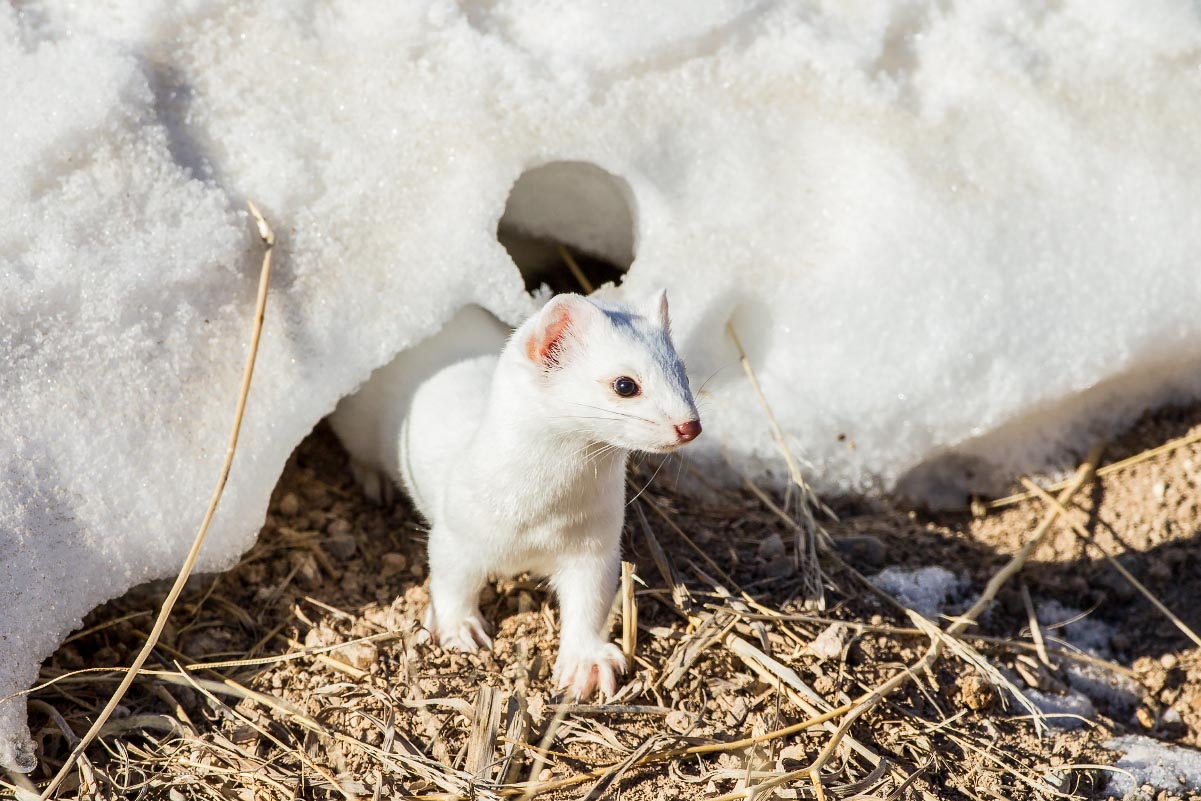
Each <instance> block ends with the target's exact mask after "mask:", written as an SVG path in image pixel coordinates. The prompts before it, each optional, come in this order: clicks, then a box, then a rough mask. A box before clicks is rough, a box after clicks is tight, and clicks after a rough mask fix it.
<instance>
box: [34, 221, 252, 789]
mask: <svg viewBox="0 0 1201 801" xmlns="http://www.w3.org/2000/svg"><path fill="white" fill-rule="evenodd" d="M249 206H250V213H251V214H252V215H253V216H254V219H255V222H256V223H257V225H258V232H259V237H260V238H261V239H262V240H263V244H264V246H265V250H264V251H263V264H262V268H261V270H260V271H259V289H258V298H257V300H256V302H255V311H254V325H253V328H252V331H251V336H250V349H249V352H248V353H247V355H246V369H245V371H244V372H243V374H242V386H241V388H240V389H239V391H238V400H237V405H236V407H235V409H234V422H233V427H232V430H231V431H230V435H229V445H228V446H227V448H226V450H225V460H224V462H223V463H222V465H221V472H220V474H219V476H218V478H217V486H216V488H215V489H214V490H213V497H212V499H211V500H210V501H209V506H208V510H207V511H206V512H205V515H204V520H203V521H202V522H201V524H200V529H199V530H198V531H197V532H196V538H195V540H194V541H193V542H192V547H191V548H190V549H189V551H188V556H187V559H185V560H184V564H183V567H182V568H180V570H179V573H178V575H177V576H176V578H175V584H174V585H173V586H172V587H171V591H170V592H169V593H168V594H167V597H166V599H165V600H164V601H163V605H162V608H161V609H160V610H159V613H158V617H157V618H155V621H154V626H153V627H152V628H151V630H150V636H149V637H148V638H147V639H146V643H145V645H143V646H142V650H141V651H140V652H139V653H138V655H137V656H136V657H135V658H134V660H133V664H131V665H130V666H129V669H128V670H127V671H126V672H125V676H124V678H122V679H121V683H120V684H119V685H117V689H116V690H115V691H113V694H112V697H111V698H109V701H108V703H107V704H105V705H104V709H102V710H101V712H100V714H99V715H98V716H97V717H96V719H95V720H94V721H93V722H92V725H91V727H90V728H89V729H88V731H87V733H86V734H84V736H83V737H81V738H80V740H79V743H78V744H76V746H75V747H74V748H73V749H72V750H71V755H70V756H69V757H68V758H67V761H66V762H65V763H63V766H62V767H61V768H60V769H59V771H58V773H57V774H55V776H54V778H53V779H51V780H50V783H49V784H48V785H47V786H46V788H45V789H44V790H43V791H42V795H41V801H45V799H47V798H49V797H50V796H51V795H52V794H53V793H54V791H55V789H57V788H58V786H59V784H61V783H62V781H63V779H65V778H66V776H67V774H68V773H69V772H70V771H71V770H72V768H74V766H75V764H76V763H77V762H78V761H79V759H80V757H82V756H83V752H84V751H85V750H87V747H88V746H89V745H91V743H92V741H93V740H94V739H96V735H98V734H99V733H100V730H101V729H103V728H104V724H105V723H106V722H107V721H108V719H109V717H111V716H112V714H113V712H114V711H115V710H116V708H117V704H119V703H121V699H122V698H124V697H125V693H126V692H128V690H129V687H130V685H131V684H133V681H134V679H135V678H136V677H137V675H138V671H139V670H141V668H142V665H144V664H146V659H147V658H148V657H149V656H150V652H151V651H152V650H153V649H154V646H155V645H156V644H157V643H158V640H159V637H160V636H162V633H163V627H164V626H165V625H166V623H167V618H168V617H169V616H170V614H171V609H172V608H173V607H174V606H175V602H176V600H178V599H179V594H180V593H181V592H183V588H184V584H185V583H186V582H187V580H188V577H189V576H190V575H191V574H192V568H193V567H194V566H195V564H196V558H197V557H198V556H199V555H200V548H201V547H202V546H203V545H204V539H205V536H206V535H207V534H208V530H209V525H210V524H211V523H212V522H213V515H214V514H216V512H217V504H218V503H220V501H221V495H222V493H223V492H224V491H225V482H226V480H227V479H228V478H229V470H230V467H231V466H232V465H233V459H234V452H235V451H236V450H237V447H238V435H239V434H240V433H241V430H242V417H243V415H244V414H245V412H246V398H247V396H248V395H249V394H250V380H251V378H252V377H253V376H254V362H255V359H256V357H257V356H258V350H259V339H260V337H261V336H262V332H263V316H264V314H265V313H266V309H267V289H268V287H269V285H270V283H271V252H272V250H273V249H274V248H275V234H274V233H273V232H272V230H271V226H270V225H268V224H267V221H266V219H264V218H263V215H262V214H260V213H259V210H258V209H257V208H255V205H254V204H253V203H250V204H249Z"/></svg>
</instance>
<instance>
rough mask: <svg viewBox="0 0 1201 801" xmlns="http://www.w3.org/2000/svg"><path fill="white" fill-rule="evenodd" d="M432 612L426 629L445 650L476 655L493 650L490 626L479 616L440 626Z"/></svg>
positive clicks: (428, 616) (429, 614)
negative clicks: (482, 650)
mask: <svg viewBox="0 0 1201 801" xmlns="http://www.w3.org/2000/svg"><path fill="white" fill-rule="evenodd" d="M433 617H434V616H433V614H432V610H431V612H430V613H427V614H426V622H425V627H426V630H427V631H428V632H429V633H430V635H431V637H432V639H433V641H434V642H435V643H437V644H438V645H441V646H442V647H443V648H449V649H454V650H456V651H466V652H467V653H469V654H474V653H476V652H477V651H479V650H480V648H489V649H490V648H492V638H491V637H489V636H488V626H487V624H486V623H484V620H483V618H481V617H480V616H479V615H471V616H470V617H466V618H463V619H462V620H460V621H459V622H458V623H452V624H450V625H446V626H443V625H440V624H438V623H437V622H436V621H434V620H432V619H431V618H433Z"/></svg>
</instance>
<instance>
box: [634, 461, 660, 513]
mask: <svg viewBox="0 0 1201 801" xmlns="http://www.w3.org/2000/svg"><path fill="white" fill-rule="evenodd" d="M665 464H667V460H666V459H664V460H663V461H661V462H659V466H658V467H656V468H655V472H653V473H651V477H650V478H648V479H647V480H646V483H645V484H643V485H642V489H640V490H638V494H637V495H635V496H634V497H633V498H630V499H629V500H628V501H626V506H629V505H630V504H632V503H633V502H634V501H636V500H638V499H639V498H641V497H642V493H644V492H646V489H647V487H649V486H650V485H651V482H652V481H654V480H655V476H657V475H659V471H660V470H662V469H663V465H665Z"/></svg>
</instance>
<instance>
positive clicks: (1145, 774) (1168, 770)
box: [1105, 734, 1201, 797]
mask: <svg viewBox="0 0 1201 801" xmlns="http://www.w3.org/2000/svg"><path fill="white" fill-rule="evenodd" d="M1105 747H1106V748H1108V749H1110V750H1112V751H1119V752H1121V754H1122V756H1121V757H1119V758H1118V761H1117V762H1115V763H1114V767H1117V768H1120V769H1121V770H1122V771H1125V773H1119V772H1113V773H1110V778H1109V785H1108V787H1107V788H1106V789H1107V791H1108V792H1109V793H1111V794H1113V795H1117V796H1119V797H1120V796H1123V795H1127V794H1131V793H1134V792H1135V791H1137V790H1139V789H1140V788H1141V787H1143V786H1144V785H1151V787H1153V788H1155V789H1156V790H1167V791H1168V792H1169V793H1172V794H1174V795H1179V794H1182V793H1196V792H1199V791H1201V751H1194V750H1193V749H1191V748H1183V747H1181V746H1177V745H1168V744H1166V743H1162V742H1160V741H1159V740H1154V739H1152V738H1150V737H1144V736H1142V735H1138V734H1132V735H1127V736H1125V737H1115V738H1114V739H1112V740H1109V741H1108V742H1106V743H1105ZM1127 774H1132V775H1133V779H1132V778H1131V776H1130V775H1127Z"/></svg>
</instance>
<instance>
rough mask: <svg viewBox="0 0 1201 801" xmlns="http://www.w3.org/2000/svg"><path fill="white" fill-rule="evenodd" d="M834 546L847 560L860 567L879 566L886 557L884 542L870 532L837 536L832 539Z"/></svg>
mask: <svg viewBox="0 0 1201 801" xmlns="http://www.w3.org/2000/svg"><path fill="white" fill-rule="evenodd" d="M834 547H835V548H836V549H837V550H838V551H839V553H841V554H842V555H843V556H845V557H846V559H847V561H849V562H852V563H853V564H856V565H860V566H862V567H879V566H880V565H882V564H884V561H885V559H887V558H888V549H887V548H886V547H885V546H884V542H883V541H882V540H881V539H880V538H879V537H874V536H872V535H871V534H858V535H855V536H850V537H838V538H837V539H835V540H834Z"/></svg>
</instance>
